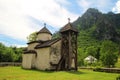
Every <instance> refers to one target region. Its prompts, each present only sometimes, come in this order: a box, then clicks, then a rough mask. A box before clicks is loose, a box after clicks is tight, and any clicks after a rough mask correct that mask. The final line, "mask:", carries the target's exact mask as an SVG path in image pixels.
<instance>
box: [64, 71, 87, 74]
mask: <svg viewBox="0 0 120 80" xmlns="http://www.w3.org/2000/svg"><path fill="white" fill-rule="evenodd" d="M66 72H68V73H70V74H76V75H79V74H85V73H84V72H81V71H66Z"/></svg>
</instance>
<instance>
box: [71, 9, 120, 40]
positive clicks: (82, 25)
mask: <svg viewBox="0 0 120 80" xmlns="http://www.w3.org/2000/svg"><path fill="white" fill-rule="evenodd" d="M73 25H75V26H76V27H77V28H78V30H79V31H82V32H85V33H86V35H89V37H91V38H93V39H96V40H99V41H101V40H111V41H114V42H120V14H114V13H112V12H109V13H107V14H104V13H101V12H100V11H98V10H97V9H94V8H89V9H88V10H87V11H86V12H85V13H84V14H83V15H82V16H81V17H79V18H78V19H77V20H76V21H74V22H73ZM80 33H81V32H80ZM80 35H81V34H80Z"/></svg>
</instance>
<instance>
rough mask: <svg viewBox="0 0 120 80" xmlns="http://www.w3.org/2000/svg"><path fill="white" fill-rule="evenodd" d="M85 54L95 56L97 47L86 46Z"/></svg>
mask: <svg viewBox="0 0 120 80" xmlns="http://www.w3.org/2000/svg"><path fill="white" fill-rule="evenodd" d="M86 55H87V56H89V55H91V56H94V57H96V55H97V48H96V47H94V46H89V47H87V48H86Z"/></svg>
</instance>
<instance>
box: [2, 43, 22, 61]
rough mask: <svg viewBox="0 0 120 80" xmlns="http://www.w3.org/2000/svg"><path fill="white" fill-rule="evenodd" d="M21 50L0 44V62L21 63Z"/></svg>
mask: <svg viewBox="0 0 120 80" xmlns="http://www.w3.org/2000/svg"><path fill="white" fill-rule="evenodd" d="M22 53H23V51H22V48H16V47H6V46H5V45H4V44H2V43H0V62H13V61H14V62H21V61H22Z"/></svg>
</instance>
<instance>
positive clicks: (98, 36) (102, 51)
mask: <svg viewBox="0 0 120 80" xmlns="http://www.w3.org/2000/svg"><path fill="white" fill-rule="evenodd" d="M72 24H73V26H74V27H76V28H77V29H78V31H79V34H78V64H79V65H80V66H83V65H84V61H83V60H84V58H85V57H87V56H89V55H92V56H94V57H95V58H97V59H98V62H99V63H102V65H103V66H105V67H113V66H114V65H115V63H116V62H117V60H118V55H119V54H120V14H114V13H112V12H109V13H106V14H104V13H102V12H100V11H99V10H97V9H94V8H89V9H88V10H87V11H86V12H85V13H84V14H83V15H82V16H81V17H79V18H78V19H77V20H76V21H74V22H73V23H72ZM57 36H59V34H58V32H57V33H55V34H54V37H57ZM109 62H110V63H109Z"/></svg>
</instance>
